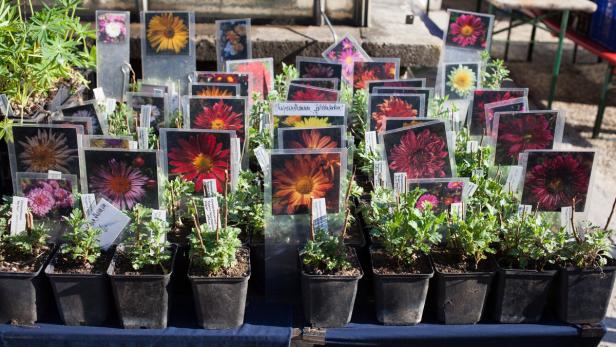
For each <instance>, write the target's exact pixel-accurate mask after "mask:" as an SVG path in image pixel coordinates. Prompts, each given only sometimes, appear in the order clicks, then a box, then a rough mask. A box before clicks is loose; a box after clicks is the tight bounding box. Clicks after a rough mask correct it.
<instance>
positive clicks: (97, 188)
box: [84, 149, 158, 210]
mask: <svg viewBox="0 0 616 347" xmlns="http://www.w3.org/2000/svg"><path fill="white" fill-rule="evenodd" d="M156 156H157V154H156V151H124V150H101V149H86V150H84V163H85V169H86V177H87V187H88V193H93V194H95V195H96V196H97V197H102V198H105V199H106V200H107V201H109V202H110V203H112V204H113V205H114V206H115V207H117V208H119V209H121V210H129V209H131V208H132V207H133V206H135V205H136V204H142V205H144V206H146V207H150V208H158V165H157V161H156Z"/></svg>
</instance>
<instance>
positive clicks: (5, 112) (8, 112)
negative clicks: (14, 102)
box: [0, 94, 13, 117]
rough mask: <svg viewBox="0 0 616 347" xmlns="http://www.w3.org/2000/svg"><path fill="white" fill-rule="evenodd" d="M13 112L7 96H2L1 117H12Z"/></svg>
mask: <svg viewBox="0 0 616 347" xmlns="http://www.w3.org/2000/svg"><path fill="white" fill-rule="evenodd" d="M12 116H13V110H12V109H11V103H10V102H9V98H7V97H6V94H0V117H12Z"/></svg>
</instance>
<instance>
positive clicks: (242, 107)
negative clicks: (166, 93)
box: [189, 97, 246, 143]
mask: <svg viewBox="0 0 616 347" xmlns="http://www.w3.org/2000/svg"><path fill="white" fill-rule="evenodd" d="M245 101H246V100H245V99H241V98H238V99H223V98H216V97H214V98H191V99H190V101H189V109H190V127H191V129H211V130H234V131H235V134H236V135H237V137H239V138H240V141H241V142H242V143H243V142H244V136H245V132H246V130H245V118H246V114H245V112H246V104H245Z"/></svg>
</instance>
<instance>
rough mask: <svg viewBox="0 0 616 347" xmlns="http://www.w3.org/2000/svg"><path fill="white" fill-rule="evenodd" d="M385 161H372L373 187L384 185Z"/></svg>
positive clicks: (385, 183) (385, 184)
mask: <svg viewBox="0 0 616 347" xmlns="http://www.w3.org/2000/svg"><path fill="white" fill-rule="evenodd" d="M386 170H387V163H386V162H385V161H384V160H377V161H375V162H374V188H378V187H382V188H384V187H386V186H387V182H386V181H385V180H386V177H387V176H386V175H387V172H386Z"/></svg>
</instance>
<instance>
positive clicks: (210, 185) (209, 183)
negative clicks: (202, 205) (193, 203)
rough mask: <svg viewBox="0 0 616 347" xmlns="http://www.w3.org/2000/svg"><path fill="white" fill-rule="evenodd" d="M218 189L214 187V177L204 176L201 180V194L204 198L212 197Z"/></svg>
mask: <svg viewBox="0 0 616 347" xmlns="http://www.w3.org/2000/svg"><path fill="white" fill-rule="evenodd" d="M217 192H218V190H217V189H216V179H214V178H206V179H204V180H203V196H204V197H206V198H213V197H215V196H216V193H217Z"/></svg>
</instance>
